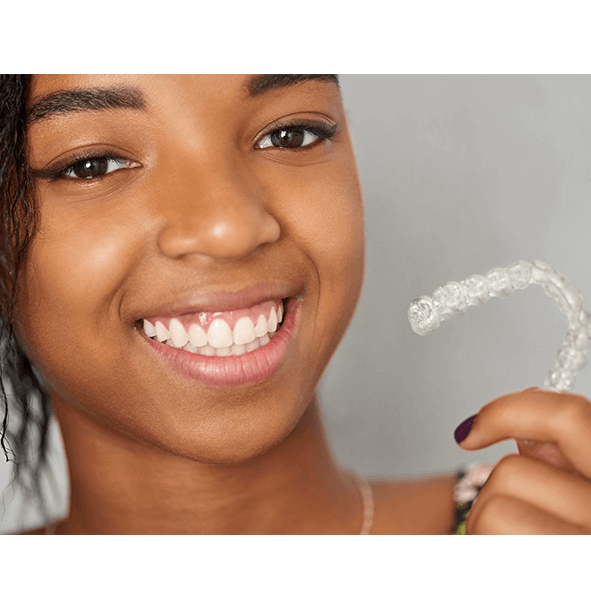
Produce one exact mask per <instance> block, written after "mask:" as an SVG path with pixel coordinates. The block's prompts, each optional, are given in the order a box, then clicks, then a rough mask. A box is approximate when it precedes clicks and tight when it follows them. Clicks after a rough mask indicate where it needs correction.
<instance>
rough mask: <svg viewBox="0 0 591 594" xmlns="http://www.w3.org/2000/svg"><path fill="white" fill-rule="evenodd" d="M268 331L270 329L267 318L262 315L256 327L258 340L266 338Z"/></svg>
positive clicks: (255, 331)
mask: <svg viewBox="0 0 591 594" xmlns="http://www.w3.org/2000/svg"><path fill="white" fill-rule="evenodd" d="M268 331H269V328H268V327H267V318H266V317H265V316H264V315H263V314H261V315H260V316H259V319H258V320H257V325H256V326H255V327H254V333H255V335H256V337H257V338H260V337H261V336H265V334H267V332H268Z"/></svg>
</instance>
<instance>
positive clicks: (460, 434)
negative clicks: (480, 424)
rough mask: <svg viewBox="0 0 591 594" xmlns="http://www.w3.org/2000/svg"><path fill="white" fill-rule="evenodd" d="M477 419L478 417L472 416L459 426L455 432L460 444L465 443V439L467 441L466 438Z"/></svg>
mask: <svg viewBox="0 0 591 594" xmlns="http://www.w3.org/2000/svg"><path fill="white" fill-rule="evenodd" d="M475 418H476V415H472V416H471V417H470V418H469V419H466V420H465V421H463V422H462V423H460V424H459V425H458V427H457V429H456V430H455V431H454V437H455V439H456V441H457V442H458V443H461V442H462V441H464V439H466V437H468V434H469V433H470V429H472V425H473V424H474V419H475Z"/></svg>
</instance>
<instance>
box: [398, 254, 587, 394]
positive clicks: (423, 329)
mask: <svg viewBox="0 0 591 594" xmlns="http://www.w3.org/2000/svg"><path fill="white" fill-rule="evenodd" d="M530 284H537V285H541V286H542V287H543V289H544V291H545V293H546V295H548V297H552V299H554V301H556V302H557V303H558V307H559V309H560V311H561V312H563V313H564V314H565V315H566V316H567V318H568V332H567V334H566V336H565V338H564V341H563V343H562V347H561V348H560V350H559V351H558V355H557V357H556V362H555V364H554V367H553V369H552V370H551V371H550V372H549V373H548V376H547V377H546V381H545V382H544V388H545V389H547V390H554V391H557V392H566V391H570V390H571V389H572V386H573V384H574V381H575V375H576V373H577V371H578V370H579V369H581V368H582V367H583V366H584V365H585V361H586V351H587V348H588V346H589V344H591V322H590V316H589V310H588V309H587V307H586V305H585V300H584V299H583V295H582V294H581V293H580V291H578V290H577V289H575V288H574V287H573V286H572V285H571V284H570V282H569V280H568V279H567V278H566V277H565V276H564V275H562V274H560V273H559V272H556V270H553V269H552V268H551V267H550V266H548V264H545V263H544V262H540V261H539V260H534V261H533V262H532V263H531V264H530V263H529V262H525V261H523V260H520V261H519V262H515V264H512V265H511V266H509V267H508V268H493V269H492V270H491V271H489V272H488V273H487V274H486V275H484V276H481V275H479V274H474V275H472V276H470V277H468V278H467V279H466V280H463V281H461V282H454V281H452V282H449V283H446V284H445V285H443V286H442V287H439V288H438V289H437V290H436V291H434V293H433V295H432V296H431V297H428V296H422V297H419V298H417V299H414V300H413V301H412V303H411V304H410V306H409V308H408V320H409V321H410V325H411V327H412V329H413V331H414V332H415V333H416V334H419V335H420V336H425V335H427V334H431V333H432V332H435V330H437V328H439V326H440V325H441V322H442V321H445V320H452V319H453V318H457V317H458V316H461V315H463V314H464V313H466V310H467V309H468V307H469V306H470V305H476V306H478V307H479V306H481V305H483V304H484V303H486V302H487V301H488V300H489V299H490V298H491V297H500V298H501V299H505V298H506V297H508V296H509V295H510V294H511V293H512V292H513V291H515V290H516V289H525V287H527V286H528V285H530Z"/></svg>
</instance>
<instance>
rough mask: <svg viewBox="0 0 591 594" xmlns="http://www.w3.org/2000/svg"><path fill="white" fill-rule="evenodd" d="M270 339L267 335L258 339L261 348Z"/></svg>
mask: <svg viewBox="0 0 591 594" xmlns="http://www.w3.org/2000/svg"><path fill="white" fill-rule="evenodd" d="M270 340H271V339H270V338H269V335H268V334H265V336H261V337H260V338H259V342H260V343H261V346H265V345H266V344H268V343H269V342H270Z"/></svg>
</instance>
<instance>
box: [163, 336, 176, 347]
mask: <svg viewBox="0 0 591 594" xmlns="http://www.w3.org/2000/svg"><path fill="white" fill-rule="evenodd" d="M164 344H165V345H166V346H171V347H173V346H174V343H173V342H172V338H169V339H168V340H167V341H166V342H165V343H164Z"/></svg>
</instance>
